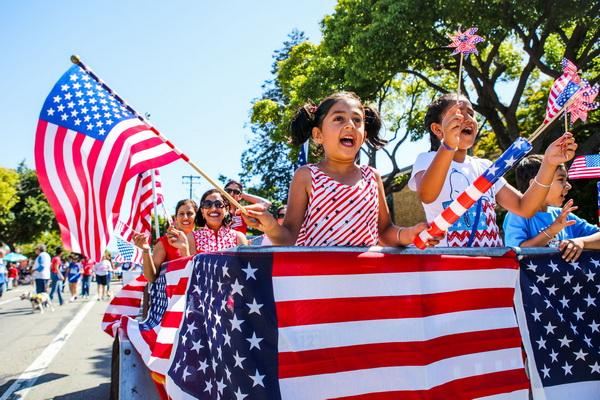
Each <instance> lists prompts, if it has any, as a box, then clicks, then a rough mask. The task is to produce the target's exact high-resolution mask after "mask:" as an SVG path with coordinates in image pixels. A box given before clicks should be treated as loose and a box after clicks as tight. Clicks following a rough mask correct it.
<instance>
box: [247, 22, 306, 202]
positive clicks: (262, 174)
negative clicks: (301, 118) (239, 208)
mask: <svg viewBox="0 0 600 400" xmlns="http://www.w3.org/2000/svg"><path fill="white" fill-rule="evenodd" d="M300 43H306V37H305V35H304V33H303V32H300V31H297V30H294V31H292V32H291V33H290V34H289V36H288V39H287V40H286V41H285V42H284V43H283V47H282V49H280V50H277V51H275V53H274V55H273V60H274V62H273V65H272V69H271V74H272V75H273V76H274V77H277V75H278V74H279V65H280V62H281V61H282V60H285V59H287V58H288V57H289V56H290V51H291V49H293V48H295V47H296V46H298V45H299V44H300ZM262 90H263V93H262V95H261V97H260V98H259V99H256V100H255V101H254V102H253V107H252V113H251V117H250V129H251V130H252V136H251V137H250V138H249V141H248V149H247V150H246V151H244V153H243V154H242V168H243V172H242V174H241V179H242V183H243V184H244V185H245V186H251V188H249V189H248V190H249V192H251V193H254V194H257V195H259V196H261V197H264V198H267V199H272V200H275V201H279V202H285V200H286V198H287V189H288V186H289V183H290V181H291V178H292V174H293V172H294V163H293V162H292V159H296V158H297V155H298V154H297V152H295V151H290V148H289V146H288V145H287V127H288V126H289V122H288V123H287V124H286V123H285V122H283V121H282V117H283V113H284V111H285V110H286V104H287V103H288V101H289V98H288V97H287V96H286V95H284V93H283V91H282V89H281V87H280V82H279V80H277V79H270V80H267V81H265V82H264V83H263V85H262Z"/></svg>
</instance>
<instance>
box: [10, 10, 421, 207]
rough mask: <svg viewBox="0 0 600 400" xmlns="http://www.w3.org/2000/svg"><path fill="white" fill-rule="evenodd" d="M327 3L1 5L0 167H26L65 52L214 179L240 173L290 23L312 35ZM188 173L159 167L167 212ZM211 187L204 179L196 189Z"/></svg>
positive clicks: (316, 36) (65, 64)
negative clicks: (256, 104)
mask: <svg viewBox="0 0 600 400" xmlns="http://www.w3.org/2000/svg"><path fill="white" fill-rule="evenodd" d="M335 3H336V2H335V1H333V0H305V1H302V2H298V1H291V0H280V1H273V0H269V1H262V0H261V1H242V0H237V1H223V2H208V1H168V2H166V1H165V2H158V1H133V0H130V1H113V0H111V1H66V0H58V1H52V2H43V1H13V2H9V1H5V2H0V35H1V37H3V38H5V40H4V41H3V42H4V43H3V46H2V59H3V61H2V62H1V63H0V88H1V90H2V96H0V120H1V121H2V133H1V137H2V143H3V145H2V146H1V147H0V166H2V167H9V168H14V167H16V166H17V164H18V163H19V162H20V161H22V160H25V161H26V163H27V165H28V166H30V167H33V166H34V162H33V141H34V132H35V126H36V124H37V118H38V115H39V112H40V109H41V106H42V104H43V102H44V99H45V97H46V96H47V95H48V93H49V91H50V89H51V88H52V86H53V85H54V83H55V82H56V80H57V79H58V78H59V77H60V75H61V74H62V73H63V72H64V71H65V70H66V69H67V68H69V67H70V65H71V64H70V61H69V57H70V55H71V54H79V55H80V56H81V58H82V60H83V61H84V62H85V63H87V64H88V65H89V66H90V67H91V68H92V69H93V70H94V71H95V72H96V73H97V74H98V75H99V76H100V77H101V78H102V79H103V80H104V81H106V82H107V83H108V84H109V85H110V86H111V87H112V88H113V89H114V90H115V91H117V92H118V93H119V94H121V95H122V96H123V97H124V98H125V99H126V100H127V101H128V102H129V103H130V104H131V105H132V106H133V107H134V108H135V109H136V110H137V111H138V112H140V113H146V112H149V113H150V114H151V121H152V122H153V124H154V125H155V126H156V127H157V128H158V129H159V130H160V131H161V132H162V133H163V134H164V135H165V136H166V137H168V138H169V139H170V140H171V141H172V142H174V143H175V144H176V145H177V146H178V147H180V148H182V149H183V150H184V151H185V152H186V153H187V154H188V155H189V156H190V158H191V159H192V160H194V161H195V162H196V163H197V164H198V165H199V166H200V167H201V168H203V169H204V170H205V171H206V172H208V173H209V174H210V175H211V176H213V177H214V178H216V177H217V176H218V175H219V174H224V175H227V176H230V177H237V176H238V174H239V172H240V171H241V166H240V156H241V153H242V152H243V151H244V150H245V149H246V139H247V138H248V135H249V134H250V129H249V128H248V127H247V124H248V120H249V117H248V116H249V110H250V105H251V102H252V99H254V98H256V97H258V96H259V95H260V93H261V88H260V86H261V84H262V82H263V81H264V80H265V79H269V78H270V75H269V71H270V68H271V64H272V58H271V57H272V54H273V51H274V50H276V49H279V48H281V46H282V43H283V41H284V40H285V39H286V36H287V34H288V33H290V32H291V31H292V29H294V28H296V29H299V30H302V31H304V32H305V33H306V34H307V35H308V37H309V38H310V39H311V40H313V41H318V40H320V30H319V29H320V28H319V23H320V21H321V19H322V18H323V16H325V15H326V14H330V13H332V12H333V9H334V6H335ZM411 147H412V146H411ZM421 150H424V147H423V145H420V147H419V151H421ZM419 151H406V152H403V153H405V154H413V155H414V156H416V154H417V153H418V152H419ZM412 161H414V160H413V159H406V160H402V161H401V162H400V165H401V166H404V165H408V164H411V163H412ZM382 169H383V171H382V172H384V173H385V172H386V171H385V168H382ZM190 174H195V172H194V171H193V170H192V169H191V168H190V167H189V166H187V164H185V163H183V162H177V163H174V164H172V165H170V166H167V167H164V168H163V169H162V170H161V175H162V178H163V185H164V187H165V195H166V200H167V205H168V206H169V208H172V207H173V206H174V204H175V203H176V202H177V200H179V199H181V198H184V197H187V196H188V187H187V186H184V185H183V184H182V179H181V176H182V175H190ZM208 188H209V185H208V183H207V182H206V181H204V180H203V181H202V184H201V185H200V186H196V187H195V194H196V195H198V196H199V195H200V194H201V193H202V192H203V191H204V190H207V189H208Z"/></svg>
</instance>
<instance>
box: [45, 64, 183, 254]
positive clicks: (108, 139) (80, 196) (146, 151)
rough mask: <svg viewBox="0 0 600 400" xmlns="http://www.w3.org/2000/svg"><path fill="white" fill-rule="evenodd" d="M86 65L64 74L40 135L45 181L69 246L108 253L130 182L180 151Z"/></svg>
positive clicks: (48, 102)
mask: <svg viewBox="0 0 600 400" xmlns="http://www.w3.org/2000/svg"><path fill="white" fill-rule="evenodd" d="M130 110H131V109H129V108H127V107H126V106H125V105H123V104H122V103H121V102H119V100H118V99H117V98H116V97H115V96H113V95H112V94H111V93H110V92H109V91H108V90H107V89H106V87H105V86H104V85H103V84H101V83H100V82H98V81H96V80H95V79H94V77H93V76H92V75H90V74H89V73H88V72H87V71H85V70H83V69H82V68H81V67H80V66H79V65H73V66H72V67H71V68H69V69H68V70H67V72H66V73H65V74H64V75H63V76H62V77H61V78H60V79H59V80H58V82H57V83H56V85H55V86H54V88H53V89H52V91H51V92H50V94H49V95H48V97H47V98H46V101H45V102H44V105H43V107H42V111H41V113H40V118H39V121H38V126H37V132H36V138H35V164H36V170H37V174H38V179H39V182H40V186H41V187H42V190H43V191H44V194H45V195H46V197H47V198H48V202H49V203H50V205H51V206H52V209H53V210H54V213H55V215H56V219H57V221H58V224H59V227H60V231H61V238H62V241H63V244H64V247H65V248H67V249H69V250H70V251H72V252H75V253H81V254H85V255H86V256H87V257H89V258H90V259H92V260H96V261H97V260H100V259H101V258H102V254H103V252H104V250H105V249H106V245H107V243H108V241H109V239H110V236H111V233H112V231H113V228H114V225H115V223H116V221H117V219H118V216H119V210H120V207H121V203H122V200H123V193H124V191H125V185H126V183H127V182H128V181H129V180H130V179H131V178H132V177H134V176H135V175H137V174H139V173H141V172H143V171H147V170H148V169H151V168H156V167H160V166H162V165H166V164H168V163H170V162H173V161H175V160H177V159H178V158H180V156H179V155H178V154H177V152H176V151H175V150H174V149H173V147H172V145H168V144H166V143H165V142H164V141H163V140H162V139H161V138H160V137H159V136H158V135H157V134H156V133H154V131H153V130H151V129H150V127H149V126H148V125H147V124H146V123H144V122H143V121H142V120H140V119H139V118H137V117H136V116H135V115H134V114H132V112H131V111H130Z"/></svg>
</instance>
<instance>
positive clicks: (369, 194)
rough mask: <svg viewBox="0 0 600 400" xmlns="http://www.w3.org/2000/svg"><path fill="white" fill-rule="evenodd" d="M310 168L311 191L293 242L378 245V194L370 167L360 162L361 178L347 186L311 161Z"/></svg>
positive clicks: (303, 244) (302, 244)
mask: <svg viewBox="0 0 600 400" xmlns="http://www.w3.org/2000/svg"><path fill="white" fill-rule="evenodd" d="M309 168H310V170H311V193H310V197H309V202H308V208H307V210H306V214H305V217H304V222H303V223H302V226H301V228H300V232H299V234H298V239H297V240H296V245H299V246H374V245H377V242H378V240H379V230H378V216H379V198H378V192H377V181H376V179H375V174H374V172H373V170H372V169H371V168H369V167H368V166H361V174H362V179H361V181H360V182H359V183H357V184H356V185H354V186H348V185H344V184H341V183H339V182H337V181H335V180H333V179H332V178H330V177H329V176H327V175H326V174H325V173H323V171H321V170H320V169H319V168H318V167H317V166H315V165H313V164H310V165H309Z"/></svg>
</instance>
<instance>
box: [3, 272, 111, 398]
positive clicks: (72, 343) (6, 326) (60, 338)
mask: <svg viewBox="0 0 600 400" xmlns="http://www.w3.org/2000/svg"><path fill="white" fill-rule="evenodd" d="M111 288H112V287H111ZM31 289H32V288H31V287H30V286H28V287H19V288H16V289H14V290H11V291H9V292H8V293H5V295H4V296H3V297H2V298H0V338H2V341H1V342H0V343H2V344H1V345H0V360H2V362H0V400H16V399H28V400H38V399H39V400H42V399H43V400H46V399H61V400H76V399H85V400H96V399H98V400H99V399H102V400H105V399H108V398H109V391H110V360H111V346H112V339H111V338H110V337H109V336H108V335H106V334H105V333H104V332H102V331H101V330H100V321H101V320H102V315H103V313H104V309H105V308H106V304H107V302H106V301H96V299H95V289H96V288H95V284H94V283H93V284H92V296H91V297H92V300H90V301H87V300H77V301H75V302H73V303H65V305H63V306H58V304H57V299H55V301H56V303H55V308H56V310H55V311H54V312H45V313H44V314H43V315H40V314H39V312H38V311H36V312H35V313H32V311H31V306H30V303H29V301H26V300H24V301H21V300H20V299H18V297H19V296H20V294H21V293H23V292H25V291H28V290H31ZM112 289H113V291H114V290H115V289H117V287H114V288H112ZM65 292H68V289H66V290H65ZM67 297H68V296H67Z"/></svg>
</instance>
